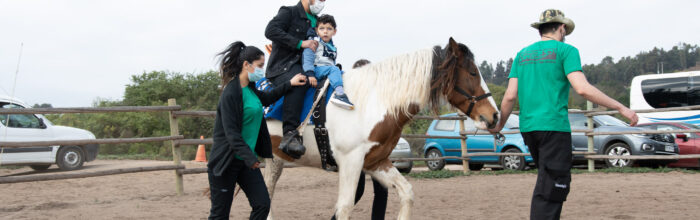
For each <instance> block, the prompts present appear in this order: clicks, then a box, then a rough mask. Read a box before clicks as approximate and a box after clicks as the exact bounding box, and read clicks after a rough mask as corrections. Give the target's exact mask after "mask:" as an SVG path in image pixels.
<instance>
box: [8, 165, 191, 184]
mask: <svg viewBox="0 0 700 220" xmlns="http://www.w3.org/2000/svg"><path fill="white" fill-rule="evenodd" d="M184 168H185V166H184V165H180V166H176V165H162V166H149V167H133V168H122V169H113V170H101V171H94V172H80V173H57V174H46V175H31V176H7V177H0V184H3V183H21V182H35V181H47V180H62V179H74V178H85V177H95V176H107V175H115V174H124V173H137V172H150V171H159V170H177V169H184Z"/></svg>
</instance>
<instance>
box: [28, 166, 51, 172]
mask: <svg viewBox="0 0 700 220" xmlns="http://www.w3.org/2000/svg"><path fill="white" fill-rule="evenodd" d="M29 167H31V168H32V169H33V170H36V171H42V170H46V169H49V167H51V164H40V165H29Z"/></svg>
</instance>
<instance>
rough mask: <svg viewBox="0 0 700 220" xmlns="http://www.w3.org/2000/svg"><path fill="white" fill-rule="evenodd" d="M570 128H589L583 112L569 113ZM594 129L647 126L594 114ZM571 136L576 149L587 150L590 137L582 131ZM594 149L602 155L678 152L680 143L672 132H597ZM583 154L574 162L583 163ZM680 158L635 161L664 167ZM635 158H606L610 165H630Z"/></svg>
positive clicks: (615, 129) (606, 163) (612, 129)
mask: <svg viewBox="0 0 700 220" xmlns="http://www.w3.org/2000/svg"><path fill="white" fill-rule="evenodd" d="M569 123H571V129H572V130H573V129H587V128H588V127H587V125H588V124H587V118H586V116H584V115H583V113H569ZM593 123H594V124H593V126H594V131H595V132H604V131H640V130H648V129H645V128H638V127H630V126H629V125H628V124H627V123H625V122H623V121H621V120H619V119H617V118H615V117H612V116H609V115H597V116H593ZM571 139H572V142H573V144H574V150H575V151H583V152H586V151H588V137H587V136H586V134H585V133H583V132H572V133H571ZM593 143H594V144H593V148H594V151H595V152H596V154H603V155H678V144H676V143H675V140H674V138H673V135H672V134H620V135H596V136H594V138H593ZM584 160H585V159H584V158H583V155H575V156H574V161H575V162H582V161H584ZM675 161H677V160H649V161H643V160H642V161H636V162H638V163H641V164H649V165H660V166H665V165H667V164H669V163H672V162H675ZM634 163H635V161H634V160H623V159H606V160H605V165H606V166H607V167H628V166H632V165H634Z"/></svg>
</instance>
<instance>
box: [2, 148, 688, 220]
mask: <svg viewBox="0 0 700 220" xmlns="http://www.w3.org/2000/svg"><path fill="white" fill-rule="evenodd" d="M159 164H170V162H161V161H130V160H118V161H117V160H114V161H110V160H107V161H104V160H103V161H94V162H91V163H88V164H86V166H85V168H84V169H83V170H80V171H74V172H86V171H96V170H102V169H113V168H118V167H119V168H121V167H132V166H145V165H159ZM186 165H187V167H204V164H203V163H193V162H187V163H186ZM56 172H57V168H55V166H54V167H52V168H51V169H50V170H49V171H48V172H42V173H56ZM33 173H34V172H33V171H31V169H29V168H21V169H0V176H8V175H28V174H33ZM38 175H40V174H38ZM535 177H536V176H535V175H534V174H511V175H499V176H486V175H472V176H466V177H454V178H449V179H414V178H409V181H410V182H411V184H412V185H413V187H414V188H413V189H414V193H415V207H414V211H413V213H414V214H413V218H414V219H527V218H528V215H529V214H528V213H529V204H530V196H531V194H532V189H533V186H534V183H535ZM337 181H338V180H337V174H336V173H330V172H325V171H321V170H320V169H313V168H303V167H297V168H286V169H285V171H284V173H283V175H282V177H281V179H280V182H279V184H278V187H277V192H276V193H275V198H274V199H273V202H272V205H273V213H274V215H275V217H276V219H329V217H330V216H331V215H332V213H333V207H334V204H335V198H336V194H337V189H336V187H337ZM698 182H700V175H698V174H685V173H679V172H673V173H645V174H601V173H598V174H575V175H574V176H573V183H572V192H571V194H570V195H569V200H568V201H567V202H566V203H565V205H564V210H563V212H562V219H695V218H697V217H698V216H700V209H698V208H697V204H700V184H698ZM184 183H185V195H184V196H176V195H175V189H174V185H175V183H174V175H173V171H157V172H145V173H133V174H122V175H113V176H102V177H92V178H82V179H70V180H57V181H44V182H32V183H15V184H2V185H0V195H2V201H0V219H205V218H206V217H207V215H208V212H209V206H210V203H209V200H208V199H207V197H205V196H203V195H202V191H203V189H205V187H207V184H208V182H207V177H206V174H194V175H186V176H185V179H184ZM367 186H368V188H367V189H366V190H365V197H363V199H362V200H361V201H360V203H359V204H358V205H357V206H356V207H355V209H354V212H353V218H352V219H369V213H370V210H371V202H372V201H371V198H372V195H373V193H372V187H371V186H372V184H371V182H370V181H369V178H368V180H367ZM398 206H399V203H398V195H397V194H396V191H395V190H391V189H390V190H389V204H388V209H387V219H395V218H396V214H397V212H398V208H399V207H398ZM249 212H250V207H249V205H248V202H247V200H246V198H245V195H244V193H241V194H240V197H239V198H236V199H234V204H233V208H232V210H231V216H232V219H247V218H248V213H249Z"/></svg>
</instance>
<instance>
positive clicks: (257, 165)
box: [250, 162, 260, 169]
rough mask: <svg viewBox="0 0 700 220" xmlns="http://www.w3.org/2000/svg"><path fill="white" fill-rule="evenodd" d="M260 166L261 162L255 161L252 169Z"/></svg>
mask: <svg viewBox="0 0 700 220" xmlns="http://www.w3.org/2000/svg"><path fill="white" fill-rule="evenodd" d="M258 168H260V162H255V163H254V164H253V166H252V167H250V169H258Z"/></svg>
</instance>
